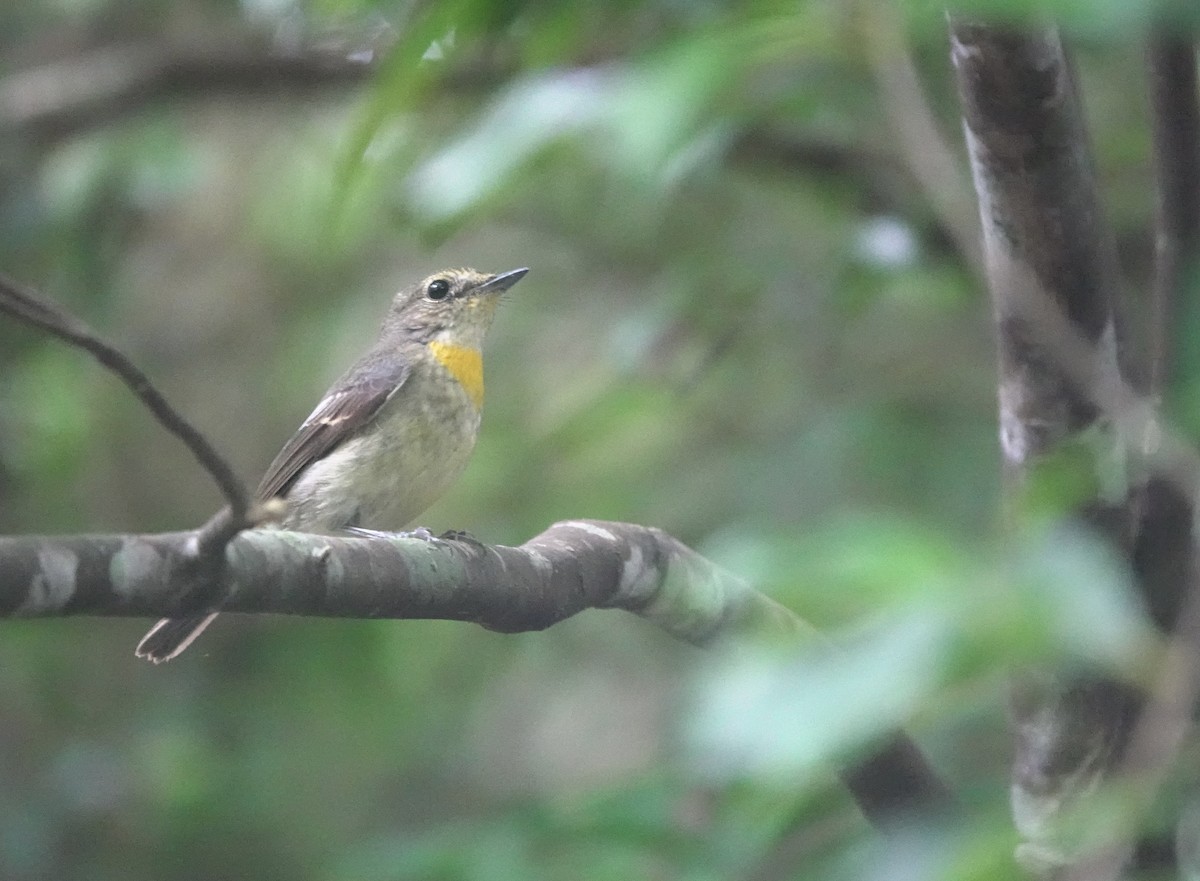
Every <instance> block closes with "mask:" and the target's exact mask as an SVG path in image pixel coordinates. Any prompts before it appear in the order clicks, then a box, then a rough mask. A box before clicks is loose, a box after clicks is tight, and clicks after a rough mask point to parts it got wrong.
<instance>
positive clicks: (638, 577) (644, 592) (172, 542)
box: [0, 520, 951, 831]
mask: <svg viewBox="0 0 1200 881" xmlns="http://www.w3.org/2000/svg"><path fill="white" fill-rule="evenodd" d="M195 535H196V534H195V533H191V532H183V533H170V534H161V535H97V536H63V537H57V536H56V537H46V536H43V537H38V536H28V537H25V536H22V537H10V538H0V617H3V616H13V617H53V616H63V615H109V616H113V615H115V616H151V617H165V616H171V615H177V614H179V613H180V612H182V611H194V605H192V603H193V602H194V598H193V597H192V596H191V588H190V587H189V585H188V584H187V583H186V579H181V578H180V577H179V571H180V568H179V566H178V562H179V560H181V559H185V558H186V557H187V554H188V553H189V552H188V548H189V546H190V545H191V544H192V543H194V541H195ZM225 558H226V564H227V565H226V572H227V574H228V580H227V584H228V587H227V593H226V596H225V598H224V599H223V601H222V602H221V604H220V607H221V609H222V610H223V611H233V612H275V613H282V614H290V615H316V616H327V617H354V618H405V619H418V618H432V619H444V620H453V621H470V622H474V623H476V624H479V625H481V626H483V627H486V628H488V629H490V630H497V631H501V632H505V633H514V632H520V631H528V630H541V629H544V628H546V627H549V626H550V625H552V624H555V623H557V622H559V621H562V620H565V619H566V618H569V617H571V616H572V615H575V614H577V613H579V612H581V611H583V610H585V609H592V608H596V609H624V610H625V611H628V612H632V613H633V614H635V615H638V616H640V617H642V618H645V619H647V620H648V621H650V622H652V623H654V624H655V625H657V626H658V627H660V628H662V629H663V630H665V631H666V632H667V633H669V634H671V635H672V636H674V637H676V638H678V639H681V640H683V641H685V642H688V643H691V644H692V645H696V646H709V645H712V644H714V643H716V642H718V641H720V640H722V639H723V638H725V637H728V636H731V635H734V634H747V635H759V636H770V635H771V634H776V635H780V636H782V637H784V638H786V639H787V640H788V641H789V642H795V641H796V640H809V641H813V642H814V643H815V644H818V645H821V644H823V643H822V642H821V640H820V637H819V636H818V635H817V633H816V631H815V630H813V629H812V628H811V627H810V626H809V625H808V624H806V623H805V622H804V621H802V620H801V619H800V618H798V617H796V616H795V615H794V614H793V613H792V612H790V611H789V610H788V609H786V608H785V607H783V606H781V605H779V604H778V603H776V602H775V601H774V600H772V599H770V598H769V597H767V596H766V595H765V594H762V593H759V592H758V591H755V590H754V589H752V588H751V587H750V586H749V585H748V584H747V583H746V582H745V581H744V580H742V579H741V578H738V577H736V576H734V575H732V574H731V573H729V572H726V571H725V570H723V569H721V568H719V567H717V566H715V565H714V564H713V563H711V562H709V561H708V560H706V559H705V558H704V557H702V556H700V555H699V554H697V553H696V552H695V551H693V550H692V549H691V548H688V547H687V546H686V545H684V544H682V543H681V542H679V541H678V540H677V539H675V538H672V537H671V536H670V535H667V534H666V533H664V532H662V531H661V530H658V529H652V528H648V527H644V526H636V525H633V524H627V523H608V522H601V521H590V520H571V521H565V522H562V523H556V524H555V525H553V526H551V527H550V528H549V529H547V530H546V531H545V532H543V533H542V534H541V535H538V536H536V537H534V538H533V539H530V540H529V541H527V542H526V543H525V544H523V545H522V546H521V547H519V548H510V547H503V546H498V545H484V544H480V543H479V542H476V541H474V540H470V539H451V540H441V539H439V540H436V541H422V540H420V539H414V538H395V539H378V538H371V539H362V538H338V537H332V536H320V535H307V534H302V533H294V532H283V531H278V530H251V531H247V532H242V533H241V534H239V535H238V536H237V537H235V538H234V539H233V540H232V541H231V542H230V543H229V544H228V546H227V547H226V549H225ZM842 777H843V780H844V781H845V783H846V785H847V786H848V787H849V789H850V791H851V794H852V795H853V796H854V797H855V799H856V801H857V802H858V804H859V805H860V807H861V808H862V811H863V814H864V815H865V816H866V817H867V819H868V820H869V821H870V822H871V823H872V824H873V825H875V826H876V827H879V828H882V829H884V830H885V831H886V830H888V829H889V828H891V827H892V826H893V825H895V824H897V823H898V822H899V820H900V818H901V817H902V816H903V815H904V814H905V812H907V811H911V810H913V809H916V808H928V807H930V806H931V805H935V804H936V805H937V806H938V807H945V806H946V805H948V804H949V803H950V801H951V797H950V795H949V790H948V789H947V787H946V786H945V784H944V783H943V782H942V781H941V779H940V778H939V777H938V776H937V774H936V772H934V771H933V769H932V768H931V767H930V766H929V765H928V763H927V762H926V761H925V759H924V757H923V756H922V754H921V752H920V751H919V749H918V748H917V747H916V746H915V745H914V744H913V743H912V742H911V741H910V740H909V739H908V738H907V737H906V736H905V735H903V734H902V733H896V734H893V735H891V736H890V737H889V738H887V739H886V740H885V741H884V742H883V743H882V745H881V746H880V747H879V748H878V749H877V750H876V751H875V752H874V753H872V754H871V755H869V756H867V757H866V758H864V759H862V760H860V761H858V762H856V763H854V764H852V765H851V766H850V767H847V768H846V769H844V770H843V773H842Z"/></svg>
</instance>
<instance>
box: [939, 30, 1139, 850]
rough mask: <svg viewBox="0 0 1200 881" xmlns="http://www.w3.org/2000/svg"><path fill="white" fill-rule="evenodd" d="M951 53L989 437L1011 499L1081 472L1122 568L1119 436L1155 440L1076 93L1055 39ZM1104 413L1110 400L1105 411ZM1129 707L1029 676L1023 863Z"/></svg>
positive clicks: (1117, 749)
mask: <svg viewBox="0 0 1200 881" xmlns="http://www.w3.org/2000/svg"><path fill="white" fill-rule="evenodd" d="M950 36H951V54H952V58H953V61H954V66H955V72H956V74H957V78H958V85H959V94H960V97H961V100H962V110H963V122H964V132H965V135H966V140H967V146H968V150H969V153H970V156H971V164H972V168H973V171H974V180H975V188H976V193H977V196H978V199H979V208H980V216H981V219H982V225H983V241H984V252H985V262H986V267H987V276H988V288H989V292H990V294H991V298H992V305H993V309H994V312H995V315H996V323H997V329H998V335H999V362H1000V363H999V366H1000V380H999V404H1000V434H1001V446H1002V449H1003V453H1004V459H1005V464H1006V473H1007V476H1008V478H1009V483H1010V488H1011V489H1012V490H1014V491H1015V492H1014V498H1016V499H1019V498H1020V489H1021V487H1022V486H1023V484H1024V483H1025V482H1026V481H1027V480H1028V479H1029V478H1030V476H1031V475H1032V474H1034V473H1036V470H1037V468H1038V467H1039V466H1040V465H1041V463H1043V462H1046V461H1052V458H1051V456H1052V454H1054V453H1056V452H1058V451H1060V450H1063V449H1065V448H1067V447H1068V446H1069V447H1070V448H1071V450H1072V451H1073V452H1076V453H1077V454H1078V457H1079V458H1080V459H1082V462H1083V466H1082V467H1083V469H1085V470H1086V472H1087V473H1086V475H1080V476H1081V477H1086V478H1087V479H1088V480H1090V481H1091V485H1092V486H1093V487H1094V495H1093V496H1092V497H1091V498H1088V499H1085V500H1083V502H1082V503H1081V505H1080V507H1079V508H1078V510H1077V511H1076V512H1074V516H1075V517H1076V518H1078V519H1079V520H1081V521H1083V522H1085V523H1087V524H1088V525H1089V526H1090V527H1092V528H1093V529H1095V530H1096V531H1097V532H1099V533H1100V534H1101V535H1104V536H1106V537H1107V538H1108V539H1109V541H1110V542H1111V543H1112V544H1113V545H1114V546H1115V547H1116V549H1117V550H1118V551H1119V552H1121V553H1122V554H1123V555H1124V556H1127V557H1128V556H1129V553H1130V547H1131V545H1132V540H1133V536H1134V533H1135V520H1136V516H1135V512H1134V511H1133V510H1132V508H1131V506H1130V504H1129V498H1130V494H1131V486H1130V479H1129V471H1128V461H1127V460H1128V455H1129V446H1130V434H1131V433H1130V432H1129V430H1128V424H1129V423H1130V422H1133V423H1134V424H1135V425H1136V426H1137V439H1138V441H1139V442H1142V443H1147V444H1148V441H1146V439H1147V438H1149V437H1151V436H1152V435H1153V434H1154V431H1153V429H1154V428H1155V427H1156V426H1155V423H1154V420H1153V415H1152V412H1151V411H1149V410H1148V409H1147V408H1145V407H1143V406H1140V405H1139V402H1138V401H1137V397H1136V395H1135V394H1133V393H1132V391H1131V390H1130V389H1129V388H1128V387H1127V386H1126V384H1125V382H1124V377H1126V376H1128V375H1129V374H1130V373H1131V372H1132V365H1131V362H1132V357H1131V355H1130V353H1129V352H1128V351H1126V349H1125V347H1126V346H1127V345H1128V343H1127V341H1126V340H1125V329H1124V328H1123V327H1122V326H1121V322H1120V321H1119V316H1118V311H1119V287H1120V284H1119V272H1118V268H1117V259H1116V250H1115V246H1114V244H1113V238H1112V234H1111V232H1110V230H1109V228H1108V226H1107V223H1106V221H1105V218H1104V216H1103V212H1102V210H1101V207H1100V202H1099V198H1098V196H1097V191H1096V183H1095V173H1094V169H1093V161H1092V156H1091V149H1090V142H1089V138H1088V134H1087V130H1086V127H1085V125H1084V121H1083V117H1082V111H1081V108H1080V102H1079V99H1078V95H1077V88H1076V83H1075V78H1074V74H1073V71H1072V69H1071V65H1070V63H1069V61H1068V59H1067V57H1066V53H1065V51H1064V49H1063V46H1062V43H1061V41H1060V39H1059V35H1058V33H1057V31H1056V30H1055V29H1054V28H1051V27H1046V28H1043V29H1034V30H1030V31H1014V30H1008V29H1005V28H1001V27H992V26H986V25H977V24H973V23H968V22H965V21H956V20H953V19H952V20H951V27H950ZM1110 399H1111V400H1110ZM1137 706H1138V696H1137V695H1136V694H1135V693H1134V692H1133V691H1131V690H1130V689H1129V688H1127V687H1126V686H1124V685H1123V684H1122V683H1119V682H1114V681H1112V680H1109V679H1106V678H1104V677H1097V676H1079V675H1057V674H1054V673H1051V674H1048V675H1044V676H1036V677H1028V676H1027V677H1026V678H1025V680H1024V681H1023V682H1022V683H1021V684H1020V685H1019V687H1018V689H1017V692H1016V695H1015V698H1014V706H1013V710H1014V717H1015V731H1016V738H1017V745H1016V757H1015V760H1014V767H1013V788H1012V792H1013V796H1012V797H1013V814H1014V819H1015V821H1016V825H1017V829H1018V832H1019V834H1020V835H1021V838H1022V842H1023V843H1022V846H1021V849H1020V851H1019V854H1020V856H1021V857H1022V860H1023V861H1024V862H1026V863H1027V864H1028V865H1030V866H1031V867H1034V868H1036V869H1037V870H1038V871H1040V872H1055V871H1057V870H1058V869H1059V867H1061V866H1063V865H1069V864H1070V863H1071V862H1072V861H1073V860H1075V859H1076V858H1077V857H1076V855H1071V854H1068V853H1066V852H1065V849H1064V847H1063V844H1062V842H1061V841H1060V840H1059V831H1058V823H1059V820H1060V817H1061V816H1062V814H1063V812H1064V811H1065V810H1067V809H1068V808H1070V807H1072V806H1073V805H1074V804H1076V803H1077V802H1078V801H1079V800H1080V799H1081V798H1082V797H1083V796H1084V795H1085V794H1086V793H1087V792H1088V791H1089V789H1090V787H1091V785H1092V784H1093V783H1094V781H1095V780H1097V779H1098V778H1100V777H1102V776H1103V775H1105V774H1106V773H1107V772H1108V771H1109V770H1110V769H1111V767H1112V766H1113V764H1114V762H1115V761H1116V760H1117V758H1118V757H1119V756H1120V754H1121V751H1122V749H1123V747H1124V745H1125V742H1126V738H1127V736H1128V730H1129V726H1130V724H1131V720H1132V719H1133V718H1134V716H1135V714H1136V711H1137Z"/></svg>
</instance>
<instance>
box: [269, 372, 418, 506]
mask: <svg viewBox="0 0 1200 881" xmlns="http://www.w3.org/2000/svg"><path fill="white" fill-rule="evenodd" d="M389 362H390V363H389ZM411 372H412V371H411V367H410V366H409V365H408V363H407V362H405V361H401V360H400V359H399V358H396V357H395V356H393V357H391V358H387V357H383V356H382V355H380V356H378V357H367V358H364V359H363V361H361V362H360V363H359V364H357V365H356V366H354V367H352V368H351V369H350V370H349V371H347V373H346V374H345V375H344V376H343V377H342V378H341V379H340V380H338V381H337V382H336V383H334V384H333V386H332V387H331V388H330V390H329V391H328V392H326V393H325V397H324V398H323V399H322V400H321V403H319V404H317V408H316V409H315V410H313V411H312V413H310V414H309V417H308V418H307V419H305V420H304V423H303V424H302V425H301V426H300V427H299V428H298V429H296V433H295V434H294V435H292V437H291V439H290V440H289V441H288V442H287V443H286V444H284V447H283V449H282V450H280V451H279V454H278V455H277V456H276V457H275V461H273V462H272V463H271V465H270V467H269V468H267V473H266V474H265V475H263V479H262V483H260V484H259V486H258V491H257V493H256V495H257V497H258V498H259V499H260V500H263V501H265V500H266V499H273V498H275V497H276V496H282V495H286V494H287V491H288V490H289V489H290V488H291V486H292V484H293V483H295V482H296V479H297V478H298V477H299V476H300V474H301V473H302V472H303V471H304V469H305V468H307V467H308V466H309V465H311V464H312V463H313V462H315V461H317V460H318V459H320V458H322V457H324V456H326V455H328V454H329V453H330V452H331V451H332V450H333V448H334V447H336V446H337V445H338V444H339V443H341V442H342V441H343V440H345V439H346V438H348V437H351V436H352V435H353V434H355V433H356V432H357V431H358V429H360V428H362V426H364V425H366V424H367V423H368V422H370V421H371V420H372V419H374V418H375V415H376V414H377V413H378V412H379V410H380V408H381V407H383V405H384V404H386V403H387V402H388V400H389V399H390V398H391V397H392V395H394V394H396V392H398V391H399V390H400V387H401V386H402V385H403V384H404V381H405V380H406V379H408V375H409V373H411Z"/></svg>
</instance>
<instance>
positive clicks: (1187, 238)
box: [1146, 31, 1200, 394]
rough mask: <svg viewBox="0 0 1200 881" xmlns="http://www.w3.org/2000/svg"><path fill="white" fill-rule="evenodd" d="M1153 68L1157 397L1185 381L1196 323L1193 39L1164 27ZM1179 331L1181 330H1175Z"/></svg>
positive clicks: (1199, 139)
mask: <svg viewBox="0 0 1200 881" xmlns="http://www.w3.org/2000/svg"><path fill="white" fill-rule="evenodd" d="M1146 66H1147V69H1148V73H1149V79H1150V104H1151V110H1152V116H1153V133H1154V171H1155V182H1156V190H1157V205H1156V209H1157V211H1156V216H1155V236H1154V258H1155V265H1154V301H1153V324H1152V326H1151V328H1150V341H1151V345H1150V349H1151V365H1150V387H1151V390H1152V392H1153V393H1154V394H1162V393H1163V392H1164V391H1165V389H1166V387H1167V386H1170V385H1173V384H1174V383H1175V382H1176V381H1177V380H1178V379H1179V377H1178V376H1175V375H1174V374H1175V373H1176V372H1177V370H1176V367H1177V364H1176V362H1177V360H1178V358H1177V355H1178V351H1177V350H1178V348H1179V347H1178V346H1177V345H1176V343H1177V341H1178V331H1183V332H1187V331H1188V330H1191V329H1193V327H1194V323H1193V322H1190V321H1187V320H1186V318H1187V317H1188V316H1187V315H1186V314H1185V313H1186V311H1190V310H1188V309H1187V307H1188V305H1189V302H1188V297H1187V294H1188V293H1189V292H1190V291H1192V290H1194V289H1195V287H1196V282H1197V269H1198V265H1197V264H1198V259H1197V258H1198V257H1200V253H1198V249H1200V178H1198V177H1197V174H1198V173H1200V108H1198V107H1197V81H1196V50H1195V47H1194V46H1193V45H1192V42H1191V40H1190V39H1189V38H1187V37H1180V36H1176V35H1173V34H1171V33H1168V32H1165V31H1159V32H1158V33H1156V34H1155V35H1154V36H1152V37H1151V41H1150V46H1149V48H1148V50H1147V53H1146ZM1193 299H1194V298H1193ZM1171 328H1175V329H1176V330H1177V333H1176V334H1172V333H1171ZM1173 337H1174V338H1173ZM1179 342H1184V341H1179ZM1184 344H1185V346H1186V343H1184ZM1188 366H1193V365H1188ZM1193 375H1194V371H1193Z"/></svg>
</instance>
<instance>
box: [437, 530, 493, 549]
mask: <svg viewBox="0 0 1200 881" xmlns="http://www.w3.org/2000/svg"><path fill="white" fill-rule="evenodd" d="M438 538H440V539H441V540H442V541H458V542H462V543H463V544H468V545H474V546H475V547H477V548H481V547H483V542H481V541H480V540H479V539H477V538H476V537H475V536H473V535H471V533H469V532H467V531H466V530H464V529H450V530H447V531H446V532H443V533H442V534H441V535H439V536H438Z"/></svg>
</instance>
